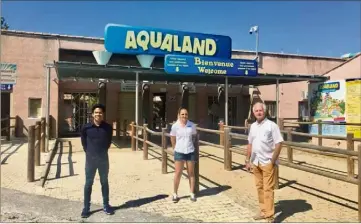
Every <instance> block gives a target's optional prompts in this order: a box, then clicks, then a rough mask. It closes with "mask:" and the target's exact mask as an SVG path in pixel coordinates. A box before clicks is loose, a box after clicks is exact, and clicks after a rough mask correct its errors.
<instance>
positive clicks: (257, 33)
mask: <svg viewBox="0 0 361 224" xmlns="http://www.w3.org/2000/svg"><path fill="white" fill-rule="evenodd" d="M258 38H259V28H258V30H257V32H256V60H257V62H259V61H258V43H259V40H258Z"/></svg>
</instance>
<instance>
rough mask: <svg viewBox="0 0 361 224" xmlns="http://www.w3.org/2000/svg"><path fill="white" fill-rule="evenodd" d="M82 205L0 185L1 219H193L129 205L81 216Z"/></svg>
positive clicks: (33, 220)
mask: <svg viewBox="0 0 361 224" xmlns="http://www.w3.org/2000/svg"><path fill="white" fill-rule="evenodd" d="M81 206H82V203H81V202H74V201H69V200H65V199H56V198H52V197H47V196H41V195H33V194H26V193H23V192H20V191H16V190H10V189H6V188H1V221H2V222H24V221H28V222H194V220H187V219H180V218H178V219H177V218H167V217H164V216H162V215H157V214H151V213H148V212H142V211H137V210H134V209H133V210H131V209H128V208H127V206H126V205H123V206H119V207H117V208H115V214H114V215H112V216H109V215H105V214H104V213H103V212H102V207H101V206H93V209H92V211H91V213H92V215H91V216H90V217H89V218H87V219H82V218H80V217H79V208H80V207H81Z"/></svg>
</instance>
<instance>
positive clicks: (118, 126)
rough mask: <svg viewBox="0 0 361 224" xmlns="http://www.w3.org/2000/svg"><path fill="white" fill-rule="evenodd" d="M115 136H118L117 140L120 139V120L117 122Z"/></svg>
mask: <svg viewBox="0 0 361 224" xmlns="http://www.w3.org/2000/svg"><path fill="white" fill-rule="evenodd" d="M115 136H116V139H119V138H120V121H119V120H117V121H115Z"/></svg>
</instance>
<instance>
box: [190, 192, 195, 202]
mask: <svg viewBox="0 0 361 224" xmlns="http://www.w3.org/2000/svg"><path fill="white" fill-rule="evenodd" d="M190 200H191V201H193V202H196V201H197V198H196V196H195V195H194V194H193V193H191V194H190Z"/></svg>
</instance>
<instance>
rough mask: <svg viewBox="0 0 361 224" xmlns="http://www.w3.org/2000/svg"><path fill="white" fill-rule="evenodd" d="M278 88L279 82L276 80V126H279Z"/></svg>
mask: <svg viewBox="0 0 361 224" xmlns="http://www.w3.org/2000/svg"><path fill="white" fill-rule="evenodd" d="M279 93H280V87H279V80H278V79H277V83H276V118H277V124H278V125H279V108H280V106H279V101H280V96H279Z"/></svg>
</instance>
